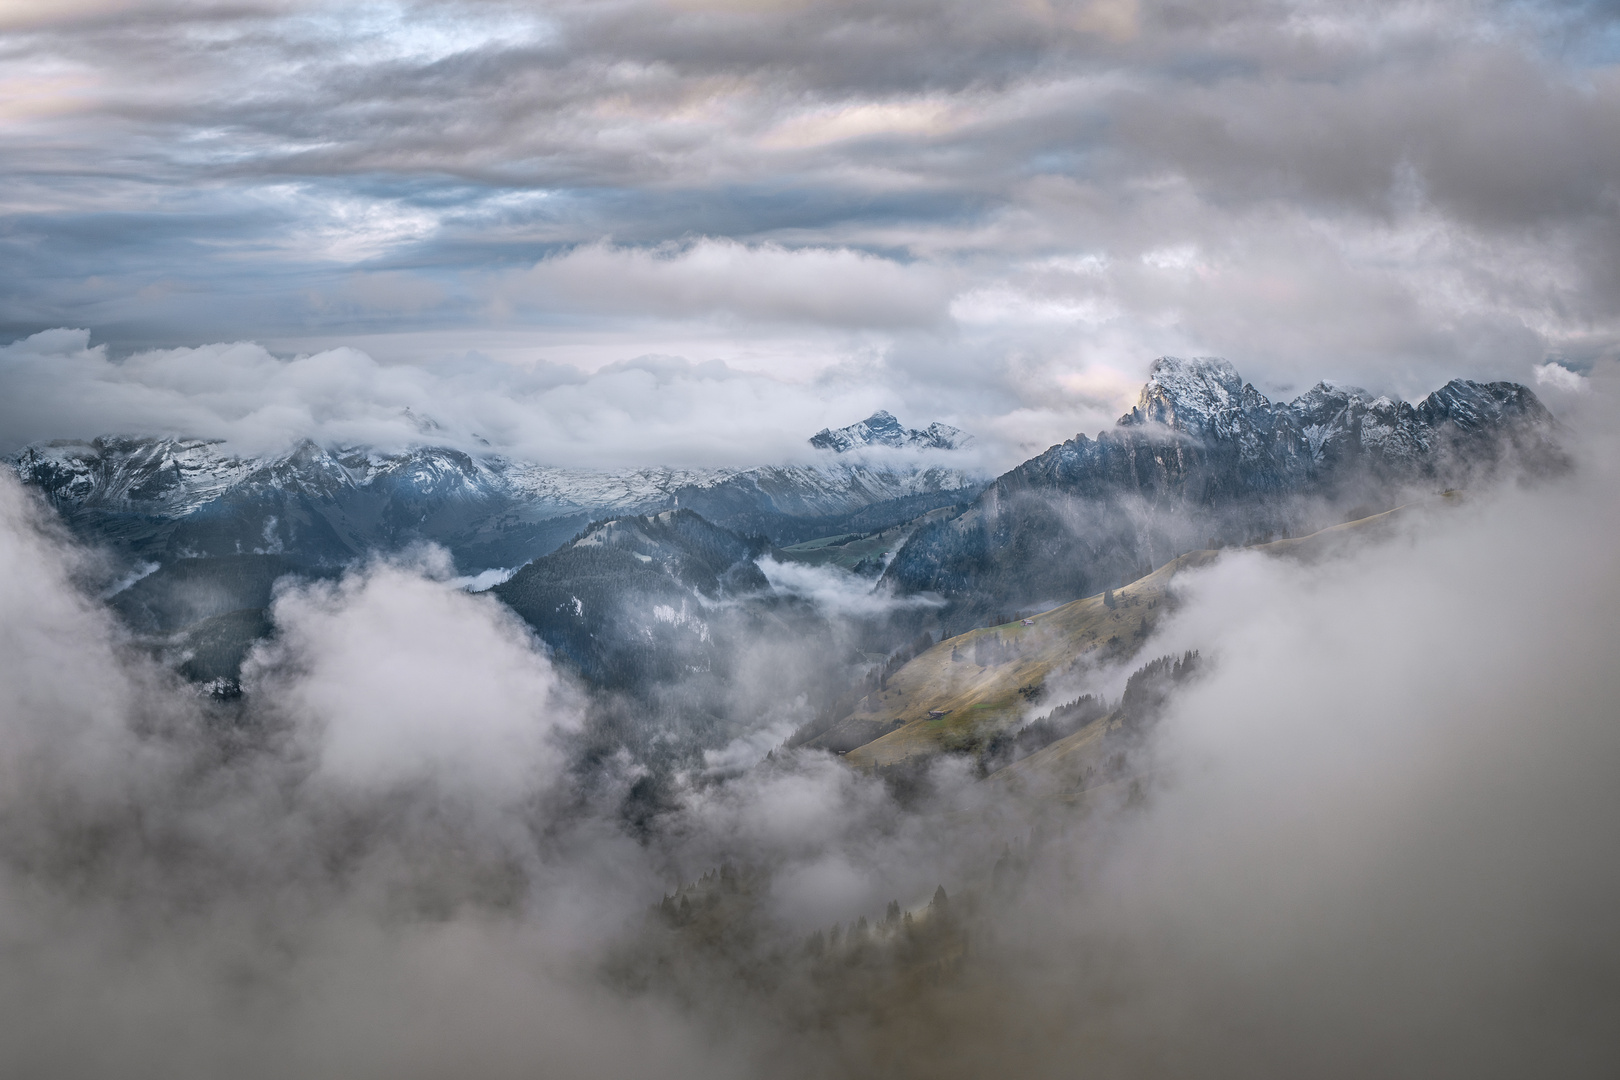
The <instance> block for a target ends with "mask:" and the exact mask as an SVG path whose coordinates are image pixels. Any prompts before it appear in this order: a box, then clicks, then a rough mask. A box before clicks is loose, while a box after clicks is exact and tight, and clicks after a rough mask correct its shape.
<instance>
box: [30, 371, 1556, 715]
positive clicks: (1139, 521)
mask: <svg viewBox="0 0 1620 1080" xmlns="http://www.w3.org/2000/svg"><path fill="white" fill-rule="evenodd" d="M1556 436H1557V425H1556V424H1555V422H1554V421H1553V419H1552V417H1551V416H1550V415H1549V414H1548V413H1547V411H1546V409H1545V408H1543V407H1542V405H1541V403H1540V402H1539V401H1537V400H1536V397H1535V395H1534V394H1532V393H1531V392H1530V391H1529V390H1528V389H1526V388H1524V387H1522V386H1519V385H1517V384H1513V383H1505V382H1495V383H1479V382H1471V381H1468V380H1461V379H1459V380H1453V381H1452V382H1450V383H1448V384H1446V385H1445V386H1444V387H1442V388H1441V389H1440V390H1437V391H1435V392H1434V393H1433V394H1430V395H1429V396H1428V397H1426V398H1425V399H1423V400H1422V401H1421V402H1419V403H1418V404H1416V405H1411V404H1408V403H1406V402H1403V401H1398V400H1395V399H1392V398H1388V397H1375V396H1373V395H1371V394H1368V393H1366V392H1365V391H1362V390H1359V389H1356V388H1353V387H1341V386H1334V385H1331V384H1328V383H1320V384H1318V385H1317V386H1315V387H1313V388H1312V389H1310V390H1309V391H1307V392H1306V393H1304V394H1302V395H1300V396H1298V397H1296V398H1294V399H1293V400H1291V401H1287V402H1273V401H1271V400H1269V399H1268V398H1267V397H1265V395H1263V394H1261V393H1260V392H1259V391H1257V390H1256V389H1255V388H1254V387H1253V386H1252V385H1251V384H1249V383H1247V382H1245V381H1244V380H1243V379H1242V378H1241V376H1240V375H1239V374H1238V373H1237V371H1236V370H1235V369H1234V368H1233V367H1232V366H1231V365H1230V364H1228V363H1227V362H1225V361H1223V360H1216V359H1208V358H1203V359H1193V360H1179V359H1175V358H1170V357H1165V358H1161V359H1160V360H1158V361H1157V362H1156V363H1155V364H1154V365H1153V368H1152V372H1151V375H1150V377H1149V379H1148V381H1147V384H1146V385H1145V386H1144V387H1143V388H1142V391H1141V394H1140V396H1139V399H1138V402H1137V404H1136V406H1135V407H1134V408H1133V409H1132V410H1131V411H1130V412H1129V413H1127V414H1125V415H1124V416H1122V417H1121V418H1120V419H1119V421H1118V422H1117V423H1116V425H1115V426H1114V428H1113V429H1112V430H1109V431H1104V432H1102V433H1100V434H1099V435H1098V436H1097V437H1096V438H1095V439H1093V438H1089V437H1087V436H1085V435H1077V436H1076V437H1075V438H1073V439H1071V440H1069V441H1067V442H1064V443H1061V444H1059V445H1057V446H1053V447H1052V448H1050V449H1049V450H1047V451H1046V452H1044V453H1042V454H1040V455H1038V456H1036V457H1034V458H1032V459H1030V460H1028V461H1026V462H1024V463H1023V464H1021V465H1019V466H1017V467H1016V468H1014V469H1012V470H1010V471H1008V472H1006V473H1005V474H1003V475H1002V476H1000V477H998V478H996V479H995V480H994V481H993V482H989V483H988V484H987V483H986V481H985V480H984V479H982V478H980V477H979V476H977V475H976V474H975V473H973V472H972V471H971V470H970V469H967V468H964V467H962V466H960V465H958V464H957V461H958V460H959V459H958V458H956V457H955V456H954V455H955V453H956V451H957V450H958V449H959V448H960V447H962V446H964V445H966V444H967V443H968V442H969V441H970V437H969V436H967V435H965V434H964V433H962V432H960V431H958V430H956V429H954V428H950V427H947V426H945V425H942V424H938V423H935V424H931V425H929V426H928V427H926V428H923V429H907V428H905V427H904V426H903V425H901V423H900V422H899V421H898V420H896V419H895V418H894V417H893V416H892V415H891V414H889V413H887V412H877V413H874V414H873V415H872V416H870V417H868V418H867V419H865V420H863V421H860V422H859V423H856V424H852V425H850V426H848V427H844V428H839V429H836V430H831V429H829V430H823V431H821V432H818V433H817V434H816V435H814V436H812V437H811V438H810V440H809V441H810V443H811V445H812V446H813V447H815V448H816V450H817V452H818V454H819V455H820V456H819V458H818V460H816V461H814V462H813V463H811V464H797V465H781V466H761V467H756V468H749V469H707V470H701V469H699V470H681V469H672V468H647V469H638V470H629V471H623V472H607V471H590V470H580V469H564V468H557V467H552V466H545V465H540V464H535V463H526V462H519V461H513V460H510V459H507V458H504V457H501V456H498V455H494V454H489V455H482V456H479V455H472V454H468V453H465V452H463V451H460V450H455V449H450V448H445V447H433V446H425V447H418V448H415V449H411V450H408V451H405V452H401V453H379V452H376V451H374V450H369V449H367V448H363V447H349V448H342V447H321V446H317V445H316V444H314V443H310V442H305V443H303V444H301V445H299V446H296V447H294V448H292V449H291V450H290V451H288V452H287V453H284V454H280V455H274V456H270V457H248V456H239V455H236V454H233V453H231V452H230V451H229V450H228V449H227V448H226V447H225V446H224V444H221V443H218V442H209V441H204V440H199V439H178V438H136V437H108V438H101V439H95V440H92V441H89V442H68V441H63V442H52V443H48V444H42V445H36V446H32V447H28V448H27V449H25V450H23V451H22V452H21V453H20V454H18V455H16V456H15V457H14V458H13V459H12V462H11V464H12V465H13V467H14V468H15V469H16V471H17V472H18V474H19V475H20V476H21V478H22V479H23V481H24V482H25V483H26V484H28V485H30V486H32V487H33V488H35V489H36V490H38V491H39V492H40V493H41V494H42V495H43V496H44V497H45V498H46V499H48V500H49V501H50V502H51V503H52V504H53V505H54V506H55V507H56V508H57V510H58V511H59V512H60V513H61V514H62V516H63V517H64V519H65V520H66V521H67V522H68V523H69V525H70V526H71V527H72V528H74V529H75V530H76V531H77V532H78V533H79V534H80V535H81V536H83V537H84V538H86V539H87V540H90V541H91V542H93V543H95V544H97V545H99V546H101V547H103V548H109V549H111V550H112V551H114V552H115V553H117V554H119V555H121V556H122V557H123V560H124V563H125V565H126V566H128V567H130V573H129V574H128V576H127V577H126V578H125V579H124V580H123V581H122V582H119V583H117V585H116V586H115V587H114V588H113V589H111V590H110V592H111V597H110V600H109V602H110V603H111V604H112V606H113V607H114V608H115V610H117V611H118V612H119V613H120V615H121V616H122V617H123V618H124V620H125V621H126V623H128V624H129V625H130V626H131V628H132V629H134V630H135V631H137V632H138V633H140V634H142V635H146V636H147V638H148V639H149V640H151V641H153V642H155V643H157V645H158V646H159V647H160V648H161V649H162V650H163V651H164V653H165V655H167V656H168V657H169V658H170V659H171V660H172V661H173V662H174V663H175V664H176V665H177V666H179V667H180V668H181V670H183V671H184V672H185V673H186V674H187V675H188V676H189V677H192V678H194V679H198V680H199V681H209V680H226V681H229V680H230V679H232V678H234V675H235V672H236V669H237V668H238V667H239V665H240V662H241V659H242V657H243V655H244V654H245V652H246V650H247V648H248V647H249V646H250V645H251V643H252V642H253V641H254V640H256V639H257V638H258V637H260V636H262V635H263V634H265V633H267V632H269V629H270V624H269V619H268V614H267V609H268V605H269V604H270V601H271V596H272V591H273V587H274V584H275V582H276V580H277V579H278V578H280V577H282V576H284V575H286V574H289V573H291V574H298V575H302V576H305V577H308V576H330V575H334V574H337V573H340V572H342V570H343V568H344V567H346V566H349V565H352V564H354V563H355V562H356V561H357V560H360V559H363V558H364V557H366V556H367V555H369V554H370V553H374V552H379V551H381V552H387V551H397V550H401V549H403V548H405V547H407V546H409V545H410V544H413V543H418V542H422V541H431V542H434V543H437V544H441V545H443V546H444V547H446V548H447V549H448V550H449V551H450V552H451V554H452V556H453V557H454V560H455V564H456V567H457V571H458V572H459V573H462V574H464V575H467V577H468V579H472V578H473V577H474V576H476V575H480V574H482V575H483V576H482V577H481V578H479V583H480V584H482V585H495V595H496V596H498V597H499V598H500V599H501V600H502V601H503V602H504V603H506V604H507V605H509V606H510V607H511V608H512V609H513V610H514V611H516V612H517V613H518V614H519V615H521V616H522V617H523V618H524V619H525V620H526V621H527V622H528V623H529V624H530V625H531V626H533V627H534V628H535V630H536V631H537V633H539V635H540V636H541V637H542V638H543V639H544V640H545V641H546V642H547V643H548V645H549V646H550V647H551V649H552V650H553V652H554V653H555V654H556V655H557V656H559V657H560V658H562V659H563V660H565V661H566V662H567V663H569V664H570V665H571V666H572V667H574V668H575V669H576V670H577V671H579V672H580V673H581V674H582V675H584V676H585V677H586V678H587V679H588V680H590V681H592V682H595V683H598V684H600V685H604V686H613V687H617V688H618V689H620V690H623V691H626V692H628V693H631V694H646V693H650V692H653V690H654V689H655V688H656V687H657V686H659V685H673V684H675V683H678V682H680V681H681V680H683V679H686V680H690V679H692V678H693V677H695V676H697V675H700V674H704V673H707V676H709V677H711V679H710V681H711V682H714V680H715V679H716V678H718V677H719V676H720V675H721V674H723V673H722V672H721V671H720V670H719V669H720V668H722V667H724V665H725V664H726V663H728V662H729V658H730V657H732V656H733V655H734V654H736V653H737V652H738V651H739V650H740V649H745V648H754V649H756V650H757V649H759V648H761V647H763V646H762V644H761V643H762V642H765V641H766V639H770V640H779V641H782V642H792V643H796V644H794V645H793V647H794V648H810V647H811V646H809V645H807V644H805V643H806V642H809V641H810V639H812V638H817V640H820V639H825V640H824V641H823V642H822V645H818V646H815V647H816V648H822V647H823V646H825V648H824V652H825V655H824V656H823V659H824V660H825V661H826V663H825V664H823V666H822V667H821V668H818V669H817V670H818V671H820V672H821V673H822V674H821V675H818V676H817V678H818V679H819V680H820V682H821V683H826V684H827V685H825V686H821V685H816V686H807V687H806V688H804V691H803V692H804V694H805V695H807V696H806V700H807V701H809V702H810V704H811V706H813V707H814V708H816V709H818V710H820V711H821V714H822V717H823V720H824V721H825V722H827V723H831V722H835V721H837V720H838V719H839V717H840V716H841V715H846V714H845V713H841V712H840V709H842V708H844V705H840V702H844V703H845V704H847V703H848V702H849V701H853V700H854V698H851V697H850V696H849V695H850V693H851V692H852V691H851V690H850V685H851V684H850V682H849V678H848V676H849V673H851V672H856V673H858V672H862V671H866V670H867V669H868V668H869V667H870V666H871V665H872V664H873V663H879V664H881V663H884V662H890V663H892V661H893V659H894V656H895V653H894V650H895V648H896V647H897V646H899V645H903V644H904V643H905V642H907V641H912V642H915V641H916V640H918V639H919V635H920V634H921V633H922V632H923V631H924V630H925V629H929V628H932V630H933V631H935V632H937V633H939V634H947V635H948V634H959V633H961V632H963V631H965V630H971V629H972V628H974V627H982V626H985V625H992V624H996V623H999V622H1001V621H1004V618H1005V616H1006V614H1007V612H1009V611H1016V610H1020V609H1024V610H1037V609H1043V608H1047V607H1053V606H1056V605H1059V604H1066V603H1070V602H1072V601H1074V600H1076V599H1077V598H1081V597H1087V596H1093V595H1097V594H1100V593H1101V592H1102V591H1103V590H1104V589H1107V588H1111V587H1117V586H1121V585H1123V584H1125V583H1127V582H1131V581H1134V580H1137V579H1139V578H1142V577H1144V576H1145V575H1146V574H1148V573H1149V572H1150V571H1152V570H1153V568H1154V567H1158V566H1163V565H1165V564H1167V563H1170V562H1171V561H1173V560H1175V559H1176V558H1177V557H1178V556H1181V555H1184V554H1186V553H1189V552H1196V551H1204V550H1209V549H1217V548H1219V547H1222V546H1225V545H1229V544H1238V543H1251V542H1257V541H1260V542H1263V541H1269V540H1273V539H1275V538H1276V537H1279V536H1282V537H1287V536H1299V535H1303V534H1305V533H1309V532H1314V531H1316V530H1319V529H1322V528H1323V527H1325V526H1329V525H1332V524H1334V523H1336V522H1340V521H1344V520H1347V519H1351V518H1363V517H1367V516H1369V515H1371V514H1373V513H1376V512H1378V511H1380V510H1385V509H1388V508H1390V507H1392V506H1394V505H1396V504H1397V503H1400V502H1402V501H1405V500H1407V499H1409V498H1411V497H1412V496H1413V494H1414V493H1430V494H1432V493H1434V492H1437V491H1440V490H1443V489H1447V488H1457V487H1464V486H1467V485H1470V484H1473V483H1476V482H1478V481H1480V480H1482V479H1484V478H1487V477H1490V476H1494V475H1497V474H1500V473H1502V472H1503V471H1504V470H1510V469H1511V470H1520V471H1528V472H1537V471H1548V470H1554V469H1557V468H1559V467H1561V466H1562V465H1563V464H1564V463H1565V459H1564V457H1563V454H1562V451H1561V450H1560V449H1559V448H1558V444H1557V438H1556ZM767 556H769V557H770V558H772V559H775V560H777V565H786V564H790V563H795V562H797V563H801V564H809V566H810V567H813V566H817V565H819V566H822V567H825V568H826V569H825V570H824V571H815V572H816V573H831V574H834V575H836V574H839V573H843V572H844V571H841V570H838V569H836V568H838V567H843V568H846V570H854V571H856V574H855V578H854V581H853V582H852V583H851V584H850V585H848V586H845V587H847V588H853V589H855V590H857V591H859V590H866V589H875V590H876V591H878V592H881V593H890V594H894V595H898V596H902V597H904V596H906V595H918V594H922V595H923V596H924V598H925V600H926V602H925V603H922V604H921V605H920V606H919V605H918V604H902V605H899V606H898V607H892V608H885V607H884V605H881V604H880V605H876V606H875V607H873V612H877V611H878V610H879V609H883V611H884V613H882V614H869V615H866V616H861V617H851V618H846V619H845V621H844V625H843V627H842V629H838V628H834V627H832V625H831V624H830V623H828V622H827V620H825V619H824V618H823V617H822V616H821V615H818V614H816V613H815V612H814V611H813V610H812V609H813V608H814V605H813V604H811V605H806V604H805V603H803V602H800V601H798V600H797V599H795V596H794V595H793V594H792V593H791V591H790V592H788V593H782V594H779V593H778V591H777V590H775V589H773V588H772V585H771V582H770V580H769V579H768V578H767V577H766V575H765V573H763V572H762V569H761V568H762V567H768V564H766V563H764V562H762V560H764V559H765V558H766V557H767ZM807 569H808V567H807ZM862 575H865V576H864V577H862ZM874 577H878V578H879V580H878V581H877V583H876V584H875V585H869V584H866V583H867V582H870V581H871V580H872V578H874ZM773 635H774V637H773ZM818 635H819V638H818ZM851 635H853V637H851ZM784 647H786V646H784ZM834 654H836V656H837V657H838V658H836V659H827V658H828V657H833V656H834ZM873 657H875V658H876V659H875V660H874V659H873ZM885 658H887V660H885ZM812 666H813V665H812ZM953 670H954V669H953ZM839 672H843V674H839ZM841 679H842V680H844V681H843V682H842V683H840V680H841ZM711 689H713V693H712V694H710V697H709V699H707V700H708V701H709V702H710V705H712V704H713V702H714V701H718V700H719V699H720V698H721V697H723V696H724V694H725V693H727V692H729V691H725V690H724V689H723V688H720V687H719V684H718V683H715V686H714V687H713V688H711ZM863 692H864V691H863ZM860 696H861V695H860V694H856V695H855V697H857V698H858V697H860ZM710 705H705V706H704V708H710ZM719 707H720V706H714V708H719ZM863 722H864V721H863ZM856 726H859V725H856Z"/></svg>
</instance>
